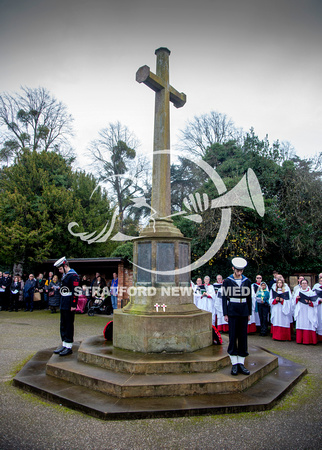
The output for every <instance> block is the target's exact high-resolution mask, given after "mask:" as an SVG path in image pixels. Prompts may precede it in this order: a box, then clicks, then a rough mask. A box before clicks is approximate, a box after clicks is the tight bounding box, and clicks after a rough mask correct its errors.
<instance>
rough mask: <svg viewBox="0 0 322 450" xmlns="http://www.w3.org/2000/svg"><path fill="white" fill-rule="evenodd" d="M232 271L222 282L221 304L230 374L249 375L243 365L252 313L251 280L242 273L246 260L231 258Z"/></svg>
mask: <svg viewBox="0 0 322 450" xmlns="http://www.w3.org/2000/svg"><path fill="white" fill-rule="evenodd" d="M232 266H233V267H232V269H233V273H232V275H230V276H229V277H228V278H226V279H225V280H224V282H223V288H222V306H223V314H224V319H225V321H226V322H228V325H229V345H228V354H229V357H230V360H231V364H232V368H231V374H232V375H238V373H242V374H243V375H249V373H250V372H249V370H248V369H246V367H245V366H244V362H245V358H246V356H248V352H247V325H248V321H249V318H250V315H251V313H252V295H251V282H250V280H249V279H248V278H247V277H245V276H244V275H243V271H244V268H245V267H246V266H247V261H246V260H245V259H244V258H233V260H232Z"/></svg>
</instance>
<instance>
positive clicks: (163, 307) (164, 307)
mask: <svg viewBox="0 0 322 450" xmlns="http://www.w3.org/2000/svg"><path fill="white" fill-rule="evenodd" d="M166 307H167V305H165V304H164V303H163V305H161V308H162V309H163V312H165V309H166Z"/></svg>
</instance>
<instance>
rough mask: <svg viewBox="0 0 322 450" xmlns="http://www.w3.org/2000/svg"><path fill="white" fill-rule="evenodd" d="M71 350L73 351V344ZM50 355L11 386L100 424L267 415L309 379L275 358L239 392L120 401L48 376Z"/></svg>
mask: <svg viewBox="0 0 322 450" xmlns="http://www.w3.org/2000/svg"><path fill="white" fill-rule="evenodd" d="M74 347H75V348H77V344H75V345H74ZM53 350H54V349H46V350H41V351H39V352H38V353H36V355H35V356H34V357H33V358H32V359H31V360H30V361H28V362H27V363H26V365H25V366H24V367H23V368H22V369H21V370H20V372H19V373H17V375H16V376H15V378H14V380H13V384H14V386H17V387H19V388H21V389H24V390H26V391H28V392H32V393H34V394H37V395H39V396H41V397H42V398H45V399H46V400H51V401H54V402H56V403H58V404H60V405H63V406H66V407H69V408H73V409H75V410H77V411H81V412H83V413H86V414H90V415H91V416H94V417H97V418H100V419H103V420H104V419H105V420H118V419H124V420H134V419H143V418H151V417H154V418H158V417H180V416H189V417H190V416H192V415H200V414H225V413H238V412H246V411H248V412H249V411H265V410H267V409H270V408H272V407H273V406H274V405H275V404H276V403H277V401H278V400H279V399H280V398H281V397H282V396H283V395H284V394H285V393H286V392H288V391H289V390H290V389H291V388H292V387H293V386H294V384H295V383H296V382H298V381H299V380H300V379H301V378H302V377H303V375H305V374H306V373H307V371H306V369H305V367H303V366H301V365H299V364H297V363H294V362H292V361H289V360H287V359H285V358H283V357H281V356H278V355H277V358H278V367H277V368H276V369H275V370H272V372H270V373H269V374H268V375H266V376H265V377H264V378H262V379H261V380H259V381H258V383H255V384H253V385H252V386H251V387H250V388H249V389H247V390H245V391H243V392H237V393H229V394H221V395H217V394H213V395H193V396H185V397H180V396H177V397H159V398H147V397H143V398H137V397H136V398H124V399H119V398H117V397H114V396H111V395H107V394H103V393H101V392H98V391H94V390H92V389H88V388H87V387H84V386H75V385H74V384H72V383H70V382H68V381H65V380H61V379H58V378H54V377H51V376H49V375H46V364H47V362H48V360H49V359H50V358H51V356H52V352H53ZM249 368H250V369H251V370H252V368H251V367H249ZM238 376H239V375H238Z"/></svg>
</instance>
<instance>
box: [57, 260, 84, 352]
mask: <svg viewBox="0 0 322 450" xmlns="http://www.w3.org/2000/svg"><path fill="white" fill-rule="evenodd" d="M54 266H55V267H58V270H59V272H60V273H61V274H62V279H61V288H60V294H61V300H60V336H61V340H62V345H61V347H58V348H57V349H56V350H55V351H54V353H56V354H59V356H66V355H70V354H71V353H73V351H72V347H73V342H74V319H75V311H76V307H77V300H78V297H77V296H76V295H75V288H76V287H77V286H78V285H79V276H78V275H77V273H76V272H75V270H74V269H71V268H70V266H69V262H68V261H67V260H66V258H65V256H63V257H62V258H60V259H59V260H58V261H56V262H55V264H54Z"/></svg>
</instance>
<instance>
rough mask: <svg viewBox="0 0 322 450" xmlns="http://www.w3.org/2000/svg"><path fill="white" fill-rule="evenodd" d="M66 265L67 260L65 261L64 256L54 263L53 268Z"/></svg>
mask: <svg viewBox="0 0 322 450" xmlns="http://www.w3.org/2000/svg"><path fill="white" fill-rule="evenodd" d="M66 263H67V259H66V257H65V256H63V257H62V258H60V259H58V260H57V261H56V262H55V264H54V266H55V267H60V266H63V265H64V264H66Z"/></svg>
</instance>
